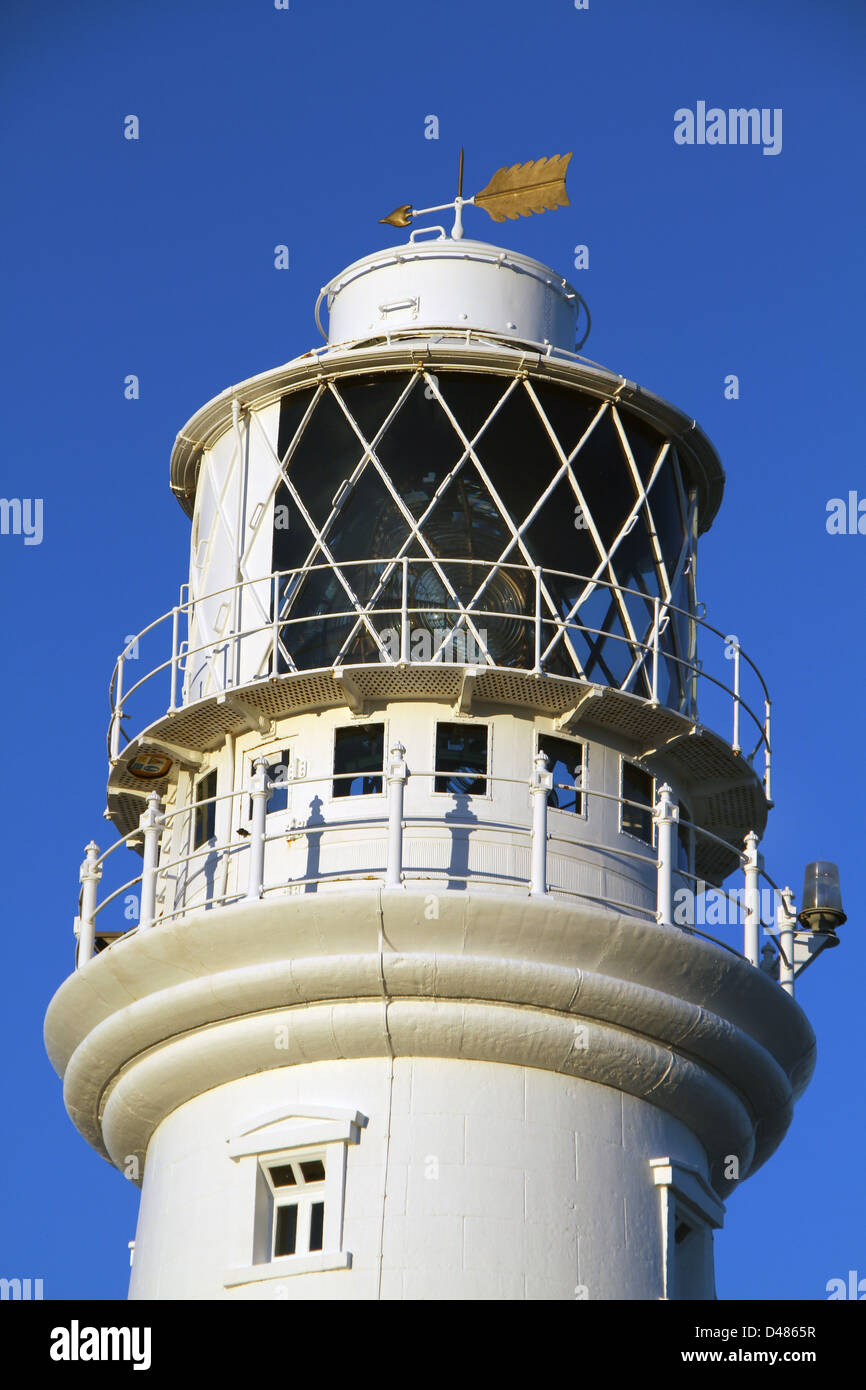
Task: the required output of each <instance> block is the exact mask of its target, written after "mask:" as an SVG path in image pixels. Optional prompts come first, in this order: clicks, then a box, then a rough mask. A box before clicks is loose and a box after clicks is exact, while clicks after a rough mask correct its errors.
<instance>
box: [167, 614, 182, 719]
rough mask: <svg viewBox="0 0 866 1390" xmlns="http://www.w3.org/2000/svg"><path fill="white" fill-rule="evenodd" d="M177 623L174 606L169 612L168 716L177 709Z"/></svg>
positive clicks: (178, 617)
mask: <svg viewBox="0 0 866 1390" xmlns="http://www.w3.org/2000/svg"><path fill="white" fill-rule="evenodd" d="M179 622H180V610H179V609H178V608H177V606H176V605H175V607H174V608H173V609H172V610H171V700H170V703H169V706H168V712H169V714H171V713H172V712H173V711H174V710H176V709H177V659H178V650H177V639H178V635H179V634H178V626H179Z"/></svg>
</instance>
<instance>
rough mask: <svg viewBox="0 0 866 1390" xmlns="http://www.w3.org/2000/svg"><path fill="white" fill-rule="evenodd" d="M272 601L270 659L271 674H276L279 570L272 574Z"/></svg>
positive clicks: (278, 635)
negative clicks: (271, 649)
mask: <svg viewBox="0 0 866 1390" xmlns="http://www.w3.org/2000/svg"><path fill="white" fill-rule="evenodd" d="M272 602H273V618H272V623H271V628H272V643H273V657H272V661H271V675H273V676H278V675H279V673H280V661H279V651H280V575H279V571H276V572H275V574H274V594H273V600H272Z"/></svg>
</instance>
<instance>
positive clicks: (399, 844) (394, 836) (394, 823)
mask: <svg viewBox="0 0 866 1390" xmlns="http://www.w3.org/2000/svg"><path fill="white" fill-rule="evenodd" d="M405 752H406V749H405V748H404V747H403V744H402V743H399V742H398V743H393V744H392V745H391V756H390V758H389V759H388V766H387V770H386V778H387V782H388V860H387V864H386V867H385V887H386V888H399V887H400V886H401V884H402V882H403V793H404V789H405V786H406V778H407V777H408V775H409V769H408V768H407V766H406V759H405V757H404V754H405Z"/></svg>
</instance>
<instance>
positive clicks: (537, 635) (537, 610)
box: [533, 565, 541, 676]
mask: <svg viewBox="0 0 866 1390" xmlns="http://www.w3.org/2000/svg"><path fill="white" fill-rule="evenodd" d="M533 669H534V672H535V675H536V676H540V675H541V566H540V565H536V566H535V666H534V668H533Z"/></svg>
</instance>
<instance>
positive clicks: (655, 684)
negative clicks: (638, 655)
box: [652, 598, 660, 705]
mask: <svg viewBox="0 0 866 1390" xmlns="http://www.w3.org/2000/svg"><path fill="white" fill-rule="evenodd" d="M659 623H660V610H659V600H658V599H657V598H654V599H653V679H652V702H653V704H654V705H657V704H658V702H659Z"/></svg>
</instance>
